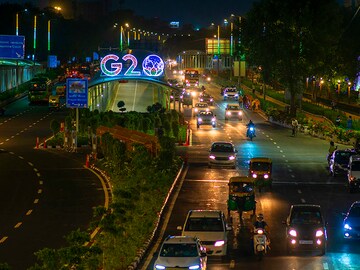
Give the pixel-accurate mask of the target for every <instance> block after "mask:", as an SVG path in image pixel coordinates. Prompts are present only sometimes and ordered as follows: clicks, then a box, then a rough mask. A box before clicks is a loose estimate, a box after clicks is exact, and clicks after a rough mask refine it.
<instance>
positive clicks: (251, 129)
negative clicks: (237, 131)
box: [247, 127, 256, 141]
mask: <svg viewBox="0 0 360 270" xmlns="http://www.w3.org/2000/svg"><path fill="white" fill-rule="evenodd" d="M247 137H249V138H250V141H252V140H253V138H254V137H256V136H255V128H254V127H249V128H248V130H247Z"/></svg>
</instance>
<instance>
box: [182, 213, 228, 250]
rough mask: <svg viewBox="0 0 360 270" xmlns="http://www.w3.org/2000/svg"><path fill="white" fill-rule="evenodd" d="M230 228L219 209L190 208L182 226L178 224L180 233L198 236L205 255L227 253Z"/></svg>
mask: <svg viewBox="0 0 360 270" xmlns="http://www.w3.org/2000/svg"><path fill="white" fill-rule="evenodd" d="M231 229H232V228H231V226H228V225H227V223H226V221H225V215H224V213H223V212H222V211H220V210H190V211H189V212H188V214H187V217H186V220H185V224H184V227H182V226H178V230H181V231H182V232H181V235H183V236H191V237H197V238H199V239H200V240H201V243H202V244H203V245H204V246H205V248H206V253H207V255H209V256H223V257H225V256H226V255H227V245H228V231H230V230H231Z"/></svg>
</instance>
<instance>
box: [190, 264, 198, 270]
mask: <svg viewBox="0 0 360 270" xmlns="http://www.w3.org/2000/svg"><path fill="white" fill-rule="evenodd" d="M199 268H200V265H198V264H196V265H192V266H189V269H199Z"/></svg>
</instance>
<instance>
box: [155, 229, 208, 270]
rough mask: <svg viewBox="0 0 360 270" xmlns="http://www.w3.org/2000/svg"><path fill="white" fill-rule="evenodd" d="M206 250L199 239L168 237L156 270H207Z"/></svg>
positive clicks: (156, 263) (157, 261) (159, 255)
mask: <svg viewBox="0 0 360 270" xmlns="http://www.w3.org/2000/svg"><path fill="white" fill-rule="evenodd" d="M206 264H207V254H206V248H205V247H204V246H203V245H202V244H201V242H200V240H199V239H198V238H197V237H191V236H168V237H167V238H166V239H165V240H164V242H163V243H162V245H161V248H160V252H159V253H158V254H157V257H156V261H155V263H154V270H165V269H196V270H206Z"/></svg>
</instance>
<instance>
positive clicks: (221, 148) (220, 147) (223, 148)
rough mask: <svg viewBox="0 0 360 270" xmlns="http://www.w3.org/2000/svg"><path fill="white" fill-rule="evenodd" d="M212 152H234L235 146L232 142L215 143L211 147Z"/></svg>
mask: <svg viewBox="0 0 360 270" xmlns="http://www.w3.org/2000/svg"><path fill="white" fill-rule="evenodd" d="M211 152H227V153H231V152H234V148H233V146H232V145H231V144H225V143H224V144H213V145H212V147H211Z"/></svg>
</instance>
